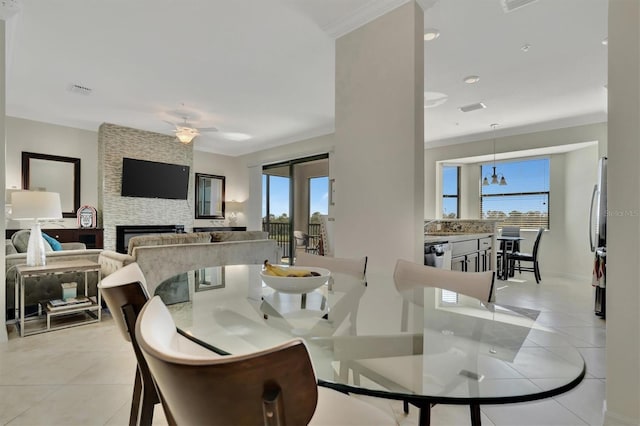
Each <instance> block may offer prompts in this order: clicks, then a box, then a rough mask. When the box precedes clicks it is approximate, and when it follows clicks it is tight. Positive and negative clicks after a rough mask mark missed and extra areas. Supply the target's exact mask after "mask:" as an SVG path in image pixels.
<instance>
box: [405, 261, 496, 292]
mask: <svg viewBox="0 0 640 426" xmlns="http://www.w3.org/2000/svg"><path fill="white" fill-rule="evenodd" d="M494 281H495V273H494V272H493V271H486V272H462V271H452V270H449V269H442V268H434V267H433V266H425V265H421V264H418V263H414V262H409V261H407V260H402V259H399V260H398V261H397V262H396V268H395V271H394V273H393V282H394V283H395V286H396V288H397V289H398V291H405V290H410V289H412V288H416V287H438V288H443V289H447V290H450V291H453V292H455V293H460V294H464V295H467V296H471V297H473V298H475V299H478V300H480V301H482V302H492V301H493V299H494V291H493V288H494Z"/></svg>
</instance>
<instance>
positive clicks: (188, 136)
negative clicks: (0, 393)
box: [176, 126, 200, 145]
mask: <svg viewBox="0 0 640 426" xmlns="http://www.w3.org/2000/svg"><path fill="white" fill-rule="evenodd" d="M198 135H200V132H199V131H198V130H197V129H194V128H191V127H180V126H178V130H177V131H176V137H177V138H178V140H179V141H180V142H182V143H183V144H185V145H186V144H188V143H190V142H191V141H192V140H193V139H194V138H195V137H196V136H198Z"/></svg>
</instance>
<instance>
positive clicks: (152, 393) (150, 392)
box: [140, 383, 159, 426]
mask: <svg viewBox="0 0 640 426" xmlns="http://www.w3.org/2000/svg"><path fill="white" fill-rule="evenodd" d="M158 402H159V401H158V394H157V393H156V388H155V386H154V385H153V383H150V384H145V383H143V384H142V407H140V426H151V423H153V408H154V406H155V405H156V404H157V403H158Z"/></svg>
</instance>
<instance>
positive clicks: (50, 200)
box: [11, 191, 62, 220]
mask: <svg viewBox="0 0 640 426" xmlns="http://www.w3.org/2000/svg"><path fill="white" fill-rule="evenodd" d="M11 210H12V211H11V218H12V219H22V220H27V219H31V220H37V219H61V218H62V207H61V205H60V194H58V193H57V192H42V191H19V192H13V193H12V194H11Z"/></svg>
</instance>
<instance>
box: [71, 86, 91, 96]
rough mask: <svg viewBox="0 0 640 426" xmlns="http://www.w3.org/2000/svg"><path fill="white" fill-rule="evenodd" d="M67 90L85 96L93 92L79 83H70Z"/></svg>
mask: <svg viewBox="0 0 640 426" xmlns="http://www.w3.org/2000/svg"><path fill="white" fill-rule="evenodd" d="M68 90H69V91H70V92H71V93H75V94H78V95H85V96H89V95H90V94H91V92H93V89H91V88H89V87H87V86H82V85H80V84H70V85H69V88H68Z"/></svg>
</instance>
